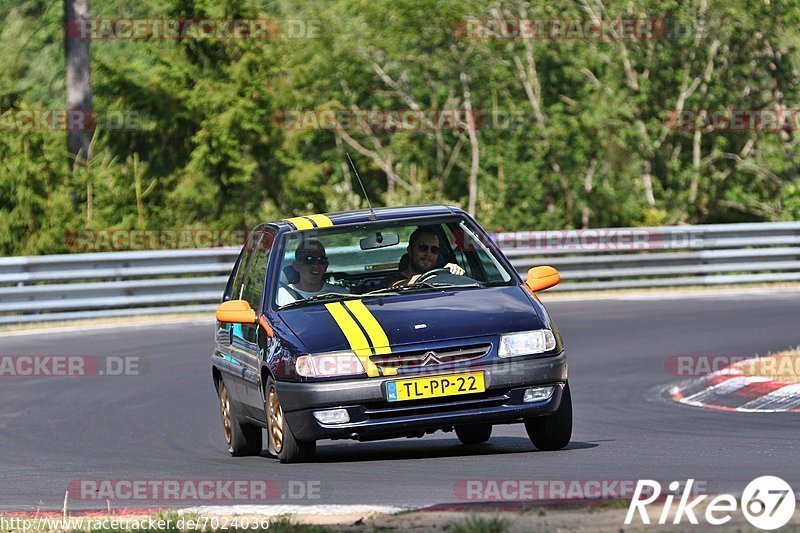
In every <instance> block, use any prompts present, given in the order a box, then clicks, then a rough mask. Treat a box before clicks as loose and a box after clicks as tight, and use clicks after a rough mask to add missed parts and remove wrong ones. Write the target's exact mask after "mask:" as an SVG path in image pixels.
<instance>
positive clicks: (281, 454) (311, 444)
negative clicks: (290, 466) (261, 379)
mask: <svg viewBox="0 0 800 533" xmlns="http://www.w3.org/2000/svg"><path fill="white" fill-rule="evenodd" d="M265 397H266V400H265V402H264V403H265V405H264V411H265V412H266V415H267V434H268V436H269V437H268V438H269V451H270V452H272V453H274V454H275V455H276V456H277V457H278V459H279V460H280V462H281V463H302V462H303V461H310V460H311V459H313V458H314V454H315V453H316V451H317V442H316V441H313V440H310V441H305V440H298V439H296V438H295V436H294V433H292V430H291V428H290V427H289V423H288V422H287V421H286V417H284V415H283V407H282V406H281V401H280V398H278V389H277V388H275V381H274V380H273V379H272V378H271V377H270V378H269V379H268V380H267V386H266V394H265Z"/></svg>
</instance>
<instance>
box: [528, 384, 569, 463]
mask: <svg viewBox="0 0 800 533" xmlns="http://www.w3.org/2000/svg"><path fill="white" fill-rule="evenodd" d="M525 431H527V432H528V437H529V438H530V439H531V442H532V443H533V445H534V446H536V447H537V448H539V449H540V450H547V451H552V450H560V449H562V448H564V447H565V446H566V445H567V444H569V439H570V438H571V437H572V395H571V394H570V392H569V383H565V384H564V392H563V393H562V395H561V404H560V405H559V406H558V410H556V412H555V413H553V414H550V415H545V416H539V417H535V418H529V419H527V420H525Z"/></svg>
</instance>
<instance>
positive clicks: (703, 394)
mask: <svg viewBox="0 0 800 533" xmlns="http://www.w3.org/2000/svg"><path fill="white" fill-rule="evenodd" d="M668 393H669V396H670V398H672V399H673V400H674V401H676V402H678V403H682V404H685V405H691V406H694V407H705V408H707V409H718V410H721V411H738V412H740V413H783V412H800V383H797V382H794V381H785V380H776V379H772V378H768V377H763V376H745V375H744V374H743V373H742V372H741V370H739V369H737V368H736V367H735V366H733V367H728V368H725V369H722V370H719V371H717V372H713V373H711V374H708V375H707V376H703V377H701V378H698V379H693V380H689V381H684V382H682V383H679V384H677V385H675V386H673V387H670V389H669V391H668Z"/></svg>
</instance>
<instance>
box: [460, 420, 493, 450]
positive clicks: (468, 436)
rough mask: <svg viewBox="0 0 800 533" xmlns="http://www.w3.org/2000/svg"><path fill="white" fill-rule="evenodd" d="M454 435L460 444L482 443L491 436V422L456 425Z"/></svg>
mask: <svg viewBox="0 0 800 533" xmlns="http://www.w3.org/2000/svg"><path fill="white" fill-rule="evenodd" d="M456 436H457V437H458V440H460V441H461V443H462V444H467V445H471V444H483V443H484V442H486V441H487V440H489V437H491V436H492V425H491V424H471V425H469V426H456Z"/></svg>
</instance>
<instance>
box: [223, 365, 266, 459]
mask: <svg viewBox="0 0 800 533" xmlns="http://www.w3.org/2000/svg"><path fill="white" fill-rule="evenodd" d="M219 412H220V416H221V417H222V429H223V431H224V432H225V442H226V443H227V444H228V453H230V454H231V455H232V456H234V457H242V456H246V455H258V454H259V453H261V428H260V427H258V426H254V425H252V424H240V423H239V418H238V416H237V415H236V409H235V407H234V403H233V402H232V401H231V398H230V393H229V391H228V385H227V384H226V383H225V381H224V380H223V379H222V378H220V380H219Z"/></svg>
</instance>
